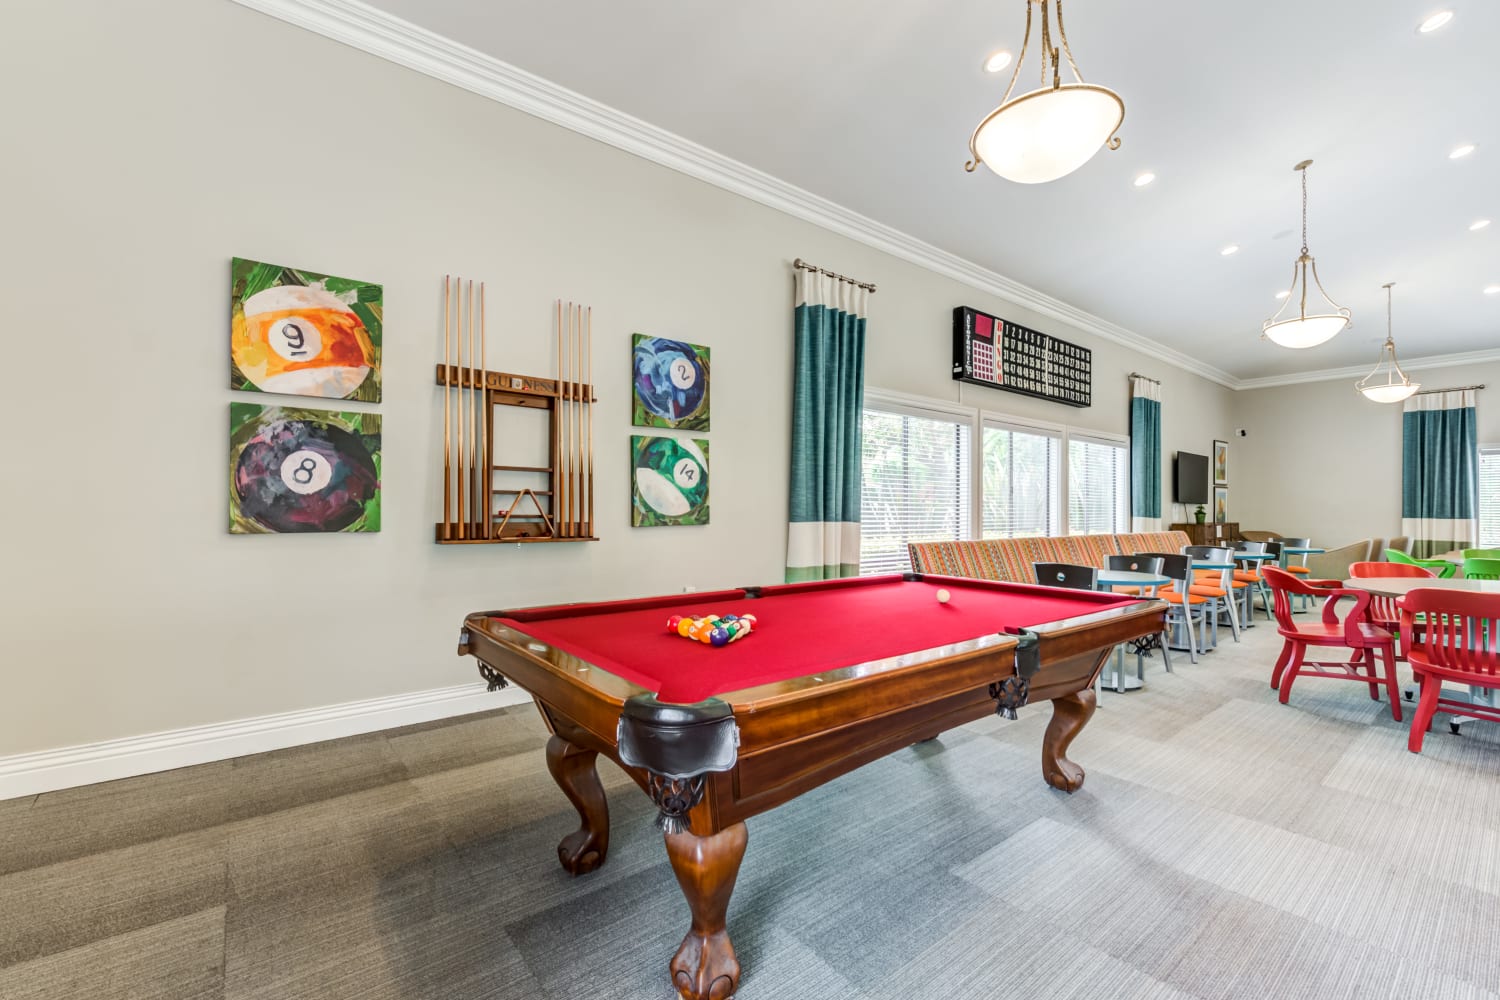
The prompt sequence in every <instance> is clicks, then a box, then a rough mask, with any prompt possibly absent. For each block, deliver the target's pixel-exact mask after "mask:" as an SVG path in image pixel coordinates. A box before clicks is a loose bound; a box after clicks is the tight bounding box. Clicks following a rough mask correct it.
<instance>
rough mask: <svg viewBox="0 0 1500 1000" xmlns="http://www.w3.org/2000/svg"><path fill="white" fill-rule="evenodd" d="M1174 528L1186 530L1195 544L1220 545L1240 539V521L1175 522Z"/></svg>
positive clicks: (1175, 529) (1174, 529)
mask: <svg viewBox="0 0 1500 1000" xmlns="http://www.w3.org/2000/svg"><path fill="white" fill-rule="evenodd" d="M1172 530H1173V531H1182V532H1186V533H1187V536H1188V538H1189V539H1190V540H1191V544H1193V545H1219V544H1222V543H1226V542H1237V541H1239V540H1240V524H1239V522H1238V521H1225V522H1224V523H1223V524H1215V523H1213V522H1212V521H1209V522H1208V523H1207V524H1174V525H1172Z"/></svg>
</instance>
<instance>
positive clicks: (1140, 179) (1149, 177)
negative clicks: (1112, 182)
mask: <svg viewBox="0 0 1500 1000" xmlns="http://www.w3.org/2000/svg"><path fill="white" fill-rule="evenodd" d="M1154 180H1156V175H1155V174H1153V173H1152V172H1151V171H1149V170H1148V171H1146V172H1145V173H1144V174H1138V175H1137V176H1136V179H1135V186H1136V187H1138V188H1143V187H1145V186H1146V185H1147V184H1150V183H1151V182H1152V181H1154Z"/></svg>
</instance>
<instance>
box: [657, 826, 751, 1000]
mask: <svg viewBox="0 0 1500 1000" xmlns="http://www.w3.org/2000/svg"><path fill="white" fill-rule="evenodd" d="M665 839H666V843H667V857H668V858H669V859H670V860H671V862H672V871H673V872H674V873H675V874H676V875H677V884H678V885H680V886H682V894H683V896H685V897H686V898H687V902H688V908H689V909H690V910H691V911H692V914H693V922H692V927H691V929H689V931H688V933H687V936H686V937H685V938H683V939H682V947H680V948H678V949H677V954H676V955H673V956H672V964H671V970H672V985H673V986H674V987H676V989H677V993H678V995H680V996H682V997H683V998H685V1000H729V998H730V997H732V996H734V992H735V990H736V989H738V988H739V983H740V963H739V960H738V959H736V958H735V957H734V946H733V945H731V944H730V943H729V931H728V930H727V929H726V928H725V918H726V915H727V914H728V912H729V897H730V896H731V895H732V894H733V893H734V882H735V879H736V878H738V877H739V873H740V862H741V861H742V860H743V859H744V857H745V844H746V842H747V841H748V839H749V834H748V832H747V831H746V829H745V824H744V823H735V824H734V825H733V826H729V827H726V828H724V829H723V830H721V831H720V832H718V833H715V834H713V835H711V836H708V837H699V836H697V835H696V834H692V833H669V834H667V835H666V838H665Z"/></svg>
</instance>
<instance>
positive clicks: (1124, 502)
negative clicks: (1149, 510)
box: [1068, 437, 1130, 535]
mask: <svg viewBox="0 0 1500 1000" xmlns="http://www.w3.org/2000/svg"><path fill="white" fill-rule="evenodd" d="M1129 505H1130V458H1129V451H1128V449H1127V448H1126V446H1125V445H1124V444H1123V443H1121V442H1118V441H1111V440H1108V439H1105V438H1095V437H1070V438H1069V439H1068V532H1069V533H1070V534H1074V535H1107V534H1113V533H1117V532H1123V531H1128V530H1130V525H1129V523H1128V518H1129V514H1128V510H1129Z"/></svg>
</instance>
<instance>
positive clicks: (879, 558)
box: [859, 410, 970, 573]
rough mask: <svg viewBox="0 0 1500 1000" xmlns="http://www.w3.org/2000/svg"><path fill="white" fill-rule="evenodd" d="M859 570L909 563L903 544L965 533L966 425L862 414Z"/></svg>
mask: <svg viewBox="0 0 1500 1000" xmlns="http://www.w3.org/2000/svg"><path fill="white" fill-rule="evenodd" d="M863 430H864V451H863V463H864V473H863V490H862V493H861V500H860V519H861V525H860V552H859V554H860V572H862V573H896V572H901V571H903V570H907V569H910V568H911V562H910V560H909V559H908V558H907V554H906V543H907V542H908V541H913V542H934V541H952V540H955V539H960V538H967V537H968V536H969V510H970V507H969V503H970V500H969V426H968V425H967V424H960V423H956V422H954V421H951V420H936V419H929V418H925V417H911V416H906V415H904V414H899V413H883V412H880V411H878V410H865V411H864V427H863Z"/></svg>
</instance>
